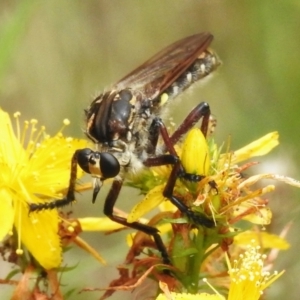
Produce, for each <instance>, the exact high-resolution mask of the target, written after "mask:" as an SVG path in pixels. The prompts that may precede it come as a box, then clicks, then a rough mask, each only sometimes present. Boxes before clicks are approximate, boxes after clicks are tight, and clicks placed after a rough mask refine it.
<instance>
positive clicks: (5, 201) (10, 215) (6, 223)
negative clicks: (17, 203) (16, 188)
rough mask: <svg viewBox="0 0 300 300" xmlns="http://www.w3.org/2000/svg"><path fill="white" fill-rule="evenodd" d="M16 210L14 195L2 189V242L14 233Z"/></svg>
mask: <svg viewBox="0 0 300 300" xmlns="http://www.w3.org/2000/svg"><path fill="white" fill-rule="evenodd" d="M13 220H14V209H13V205H12V195H11V194H10V193H9V192H8V191H7V190H5V189H0V241H2V240H3V239H4V238H5V236H6V235H7V234H8V233H9V232H11V231H12V227H13Z"/></svg>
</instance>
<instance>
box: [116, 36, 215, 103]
mask: <svg viewBox="0 0 300 300" xmlns="http://www.w3.org/2000/svg"><path fill="white" fill-rule="evenodd" d="M212 40H213V36H212V34H210V33H208V32H202V33H199V34H195V35H192V36H189V37H186V38H184V39H181V40H179V41H177V42H175V43H173V44H171V45H169V46H168V47H166V48H164V49H163V50H161V51H160V52H158V53H157V54H156V55H154V56H153V57H151V58H150V59H149V60H147V61H146V62H145V63H144V64H142V65H141V66H139V67H138V68H136V69H135V70H133V71H132V72H130V73H129V74H128V75H126V76H125V77H124V78H122V79H121V80H120V81H119V82H118V83H117V87H118V89H122V88H134V89H136V90H139V91H141V92H142V93H144V94H145V95H146V97H147V98H148V99H150V100H151V99H154V98H156V97H157V96H159V95H160V94H161V93H162V92H163V91H164V90H165V89H167V88H168V87H169V86H170V85H171V84H172V83H173V82H174V81H175V80H176V79H177V78H178V77H179V76H180V75H181V74H182V73H183V72H184V71H185V70H186V69H187V68H188V67H189V66H190V65H191V64H192V63H193V62H194V61H195V60H196V59H197V57H198V56H199V55H200V54H201V53H202V52H203V51H205V50H206V49H207V47H208V46H209V45H210V43H211V41H212Z"/></svg>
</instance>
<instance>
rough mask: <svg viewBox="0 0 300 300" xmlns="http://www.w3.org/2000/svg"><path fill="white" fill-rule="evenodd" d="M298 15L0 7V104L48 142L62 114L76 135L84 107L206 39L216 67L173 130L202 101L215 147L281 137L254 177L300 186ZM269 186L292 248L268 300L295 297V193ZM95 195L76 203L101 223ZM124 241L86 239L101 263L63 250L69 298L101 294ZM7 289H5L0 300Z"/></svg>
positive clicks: (126, 0)
mask: <svg viewBox="0 0 300 300" xmlns="http://www.w3.org/2000/svg"><path fill="white" fill-rule="evenodd" d="M299 16H300V2H299V1H296V0H286V1H262V0H252V1H245V0H244V1H243V0H239V1H237V0H223V1H221V0H211V1H209V0H206V1H200V0H188V1H187V0H186V1H183V0H164V1H161V0H151V1H141V0H115V1H108V0H106V1H105V0H100V1H99V0H98V1H96V0H90V1H78V0H72V1H70V0H69V1H58V0H52V1H34V0H26V1H25V0H23V1H21V0H19V1H5V0H2V1H1V2H0V83H1V84H0V99H1V100H0V101H1V102H0V105H1V107H2V108H3V109H4V110H6V111H8V112H9V113H14V112H15V111H21V112H22V117H23V118H24V119H31V118H37V119H38V120H39V122H40V124H44V125H46V128H47V131H48V132H49V133H51V134H53V133H55V132H56V131H57V130H58V129H59V128H60V127H61V124H62V120H63V119H64V118H69V119H70V120H71V125H70V126H69V127H68V128H67V130H66V133H67V134H68V135H72V136H75V137H78V138H83V137H84V135H83V130H82V128H84V114H83V109H84V108H86V107H87V106H88V104H89V103H90V101H91V100H92V99H93V97H94V96H95V95H97V94H98V93H100V92H101V91H103V89H105V88H109V86H110V85H111V84H113V83H114V82H116V81H117V80H118V79H120V78H122V77H123V76H124V75H125V74H126V73H127V72H129V71H131V70H132V69H133V68H135V67H136V66H138V65H139V64H141V63H143V62H144V61H145V60H146V59H147V58H149V57H150V56H151V55H153V54H155V53H156V52H157V51H159V50H161V49H162V48H163V47H164V46H166V45H168V44H169V43H171V42H173V41H175V40H178V39H180V38H182V37H185V36H188V35H191V34H194V33H198V32H201V31H210V32H212V33H213V34H214V36H215V40H214V41H213V44H212V47H213V48H214V49H215V50H216V51H217V53H218V55H219V56H220V58H221V60H222V61H223V66H222V68H220V70H219V71H218V72H217V74H216V75H215V76H214V77H213V78H212V79H211V80H210V81H209V82H207V83H206V84H205V85H201V84H199V85H198V86H196V87H195V88H193V90H192V93H190V92H188V96H183V100H182V102H180V101H179V102H178V103H179V104H178V105H174V106H173V107H172V108H171V111H170V114H171V115H172V116H173V117H174V119H175V120H176V121H178V122H179V121H180V120H181V119H182V118H183V117H184V116H185V115H186V114H187V113H188V112H189V110H190V109H191V108H192V107H194V106H195V105H196V104H197V103H199V102H201V101H208V102H209V103H210V105H211V109H212V112H213V114H214V115H215V116H216V117H217V119H218V127H217V130H216V139H217V141H218V142H219V143H222V142H223V141H224V140H227V138H228V136H229V135H231V136H232V142H231V145H232V149H236V148H238V147H241V146H243V145H245V144H247V143H248V142H250V141H252V140H254V139H256V138H258V137H260V136H262V135H264V134H266V133H268V132H270V131H274V130H278V131H279V133H280V142H281V144H280V146H279V147H278V148H277V149H275V150H274V151H273V152H272V154H270V155H268V156H267V157H263V158H260V159H259V160H260V161H261V164H260V165H259V166H258V167H256V168H255V169H254V170H255V172H274V173H278V174H282V175H288V176H291V177H294V178H298V179H300V171H299V167H300V161H299V147H300V139H299V127H300V126H299V125H300V121H299V114H300V104H299V100H300V59H299V49H300V38H299V28H300V17H299ZM186 100H188V104H185V103H186V102H184V101H186ZM0 134H1V133H0ZM271 183H272V182H268V184H271ZM275 184H276V185H277V189H276V191H275V193H273V194H272V195H270V206H271V207H272V209H273V212H274V219H273V223H272V225H271V226H269V227H268V228H267V229H268V230H269V231H271V232H273V233H276V234H278V233H280V231H281V230H282V229H283V227H284V226H285V225H286V224H287V223H288V222H290V221H292V222H293V225H292V228H291V230H290V232H289V234H288V237H287V239H288V241H289V242H290V243H291V246H292V247H291V249H290V250H289V251H285V252H281V253H280V255H279V258H278V259H277V260H276V263H275V269H278V270H281V269H286V270H287V272H286V273H285V274H284V276H283V277H281V278H280V280H279V281H277V282H276V283H275V284H274V285H272V287H271V289H270V290H269V291H268V293H267V299H299V290H298V288H299V286H298V285H297V284H298V283H299V276H298V274H299V273H300V270H299V269H300V262H299V249H298V247H299V246H300V234H299V224H300V222H299V217H300V210H299V209H300V191H299V190H297V189H296V188H293V187H290V186H286V185H283V184H277V183H275ZM129 193H130V196H129V197H128V195H129ZM132 193H133V192H132V191H130V190H129V189H127V190H126V189H125V190H124V192H123V193H122V196H121V197H120V199H119V202H118V207H120V208H122V209H125V210H127V211H128V210H129V209H130V207H132V205H133V204H134V203H136V202H135V201H134V202H133V201H132V200H130V201H129V200H128V198H129V199H132ZM134 193H136V194H137V192H136V191H134ZM101 195H102V198H101V196H99V197H98V201H97V202H96V204H95V205H92V204H91V196H90V194H89V193H86V194H85V195H82V196H79V198H80V199H79V201H78V203H77V204H76V205H73V207H72V209H73V211H74V213H75V214H76V215H77V216H82V217H83V216H91V215H93V216H102V203H101V200H102V199H103V197H104V195H105V191H102V193H101ZM137 199H138V197H137ZM97 211H98V212H99V213H98V212H97ZM125 234H126V233H125V232H124V233H118V234H115V235H111V236H104V235H103V234H101V233H95V234H92V233H90V234H85V235H84V238H86V239H87V240H88V241H89V242H90V243H91V244H93V246H95V247H96V248H97V249H98V250H99V251H100V253H102V255H103V256H104V257H105V259H106V260H107V262H108V266H105V267H103V266H101V265H99V264H98V263H97V262H95V261H94V260H93V259H92V258H90V257H88V255H86V254H85V253H83V252H82V251H80V250H76V249H74V250H72V251H70V252H69V253H68V255H67V257H66V264H68V265H72V264H73V265H74V264H77V263H78V266H77V268H76V269H75V270H74V271H72V272H69V273H66V274H64V275H63V277H62V278H61V281H62V284H63V286H64V288H63V289H64V291H68V290H70V289H72V288H73V287H77V288H78V289H80V288H83V287H87V286H92V287H95V286H97V287H105V286H107V285H108V283H109V282H110V280H111V279H114V278H115V277H116V274H117V273H116V271H115V265H117V264H118V263H121V262H122V260H120V251H124V255H125V251H126V250H125V249H126V247H125V240H124V236H125ZM116 249H118V250H116ZM1 265H2V263H1ZM2 273H3V270H2V271H1V276H2V278H3V276H4V275H5V274H6V273H5V272H4V274H2ZM10 290H11V287H8V286H3V285H2V286H1V289H0V296H1V299H7V298H8V297H9V296H7V295H9V293H10ZM144 292H145V291H143V293H144ZM7 293H8V294H7ZM143 295H144V294H143ZM134 297H135V298H136V299H144V296H143V297H142V296H141V294H138V292H135V294H130V293H128V292H127V293H125V292H123V293H117V294H115V295H114V296H113V297H112V299H123V300H125V299H134ZM87 298H88V299H91V300H93V299H98V298H99V292H94V293H89V294H80V295H78V294H76V293H75V294H73V296H72V297H71V299H87Z"/></svg>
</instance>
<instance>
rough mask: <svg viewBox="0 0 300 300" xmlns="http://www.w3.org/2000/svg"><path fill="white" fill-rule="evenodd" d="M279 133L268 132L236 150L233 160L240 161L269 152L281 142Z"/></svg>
mask: <svg viewBox="0 0 300 300" xmlns="http://www.w3.org/2000/svg"><path fill="white" fill-rule="evenodd" d="M278 138H279V134H278V132H277V131H274V132H271V133H268V134H266V135H265V136H263V137H261V138H260V139H258V140H256V141H254V142H252V143H250V144H248V145H247V146H245V147H243V148H241V149H239V150H237V151H235V152H234V156H233V161H232V162H234V163H238V162H240V161H243V160H247V159H249V158H251V157H254V156H262V155H265V154H267V153H269V152H270V151H271V150H272V149H273V148H274V147H276V146H277V145H278V144H279V141H278Z"/></svg>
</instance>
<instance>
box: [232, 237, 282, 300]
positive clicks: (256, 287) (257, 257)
mask: <svg viewBox="0 0 300 300" xmlns="http://www.w3.org/2000/svg"><path fill="white" fill-rule="evenodd" d="M259 249H260V247H259V246H255V242H253V244H252V245H249V246H248V248H247V250H246V251H245V253H244V254H241V255H240V257H239V259H238V260H235V261H234V262H233V265H231V263H230V261H229V258H228V256H226V260H227V265H228V267H229V271H228V273H229V275H230V287H229V294H228V300H240V299H243V300H256V299H259V298H260V297H261V296H262V294H263V291H264V290H265V289H266V288H267V287H268V286H270V285H271V284H272V283H273V282H274V281H275V280H277V279H278V278H279V277H280V276H281V275H282V274H283V273H284V271H281V272H280V273H278V272H276V271H275V272H273V273H270V272H269V271H266V270H264V261H265V260H266V258H267V256H266V255H264V254H261V253H259Z"/></svg>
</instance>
